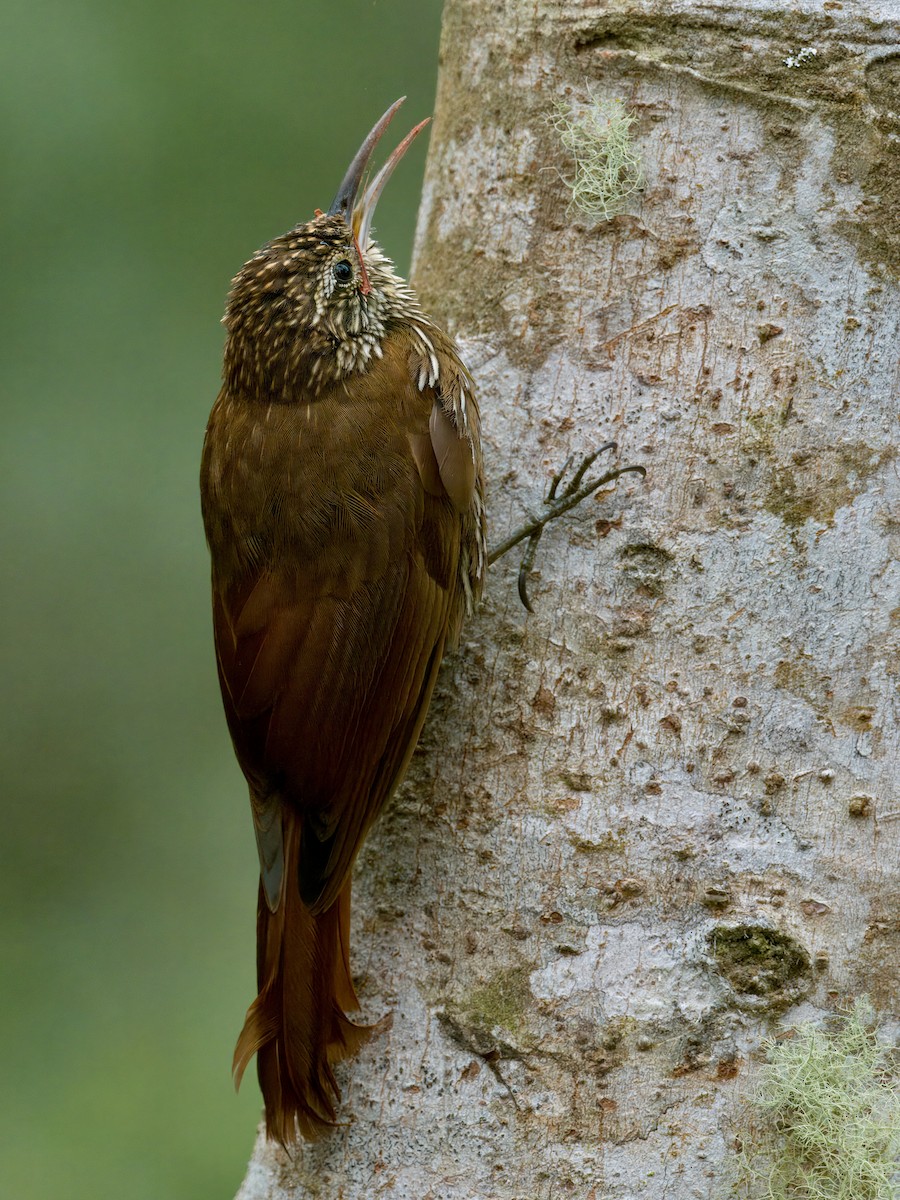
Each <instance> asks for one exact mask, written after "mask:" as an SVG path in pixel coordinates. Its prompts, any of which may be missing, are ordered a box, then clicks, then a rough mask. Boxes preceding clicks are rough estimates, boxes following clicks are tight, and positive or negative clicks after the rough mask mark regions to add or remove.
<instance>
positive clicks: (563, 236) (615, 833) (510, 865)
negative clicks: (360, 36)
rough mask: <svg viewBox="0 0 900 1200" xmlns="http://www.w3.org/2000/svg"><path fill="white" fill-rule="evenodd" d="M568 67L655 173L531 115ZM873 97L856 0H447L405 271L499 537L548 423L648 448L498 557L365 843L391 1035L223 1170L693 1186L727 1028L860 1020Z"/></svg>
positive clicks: (280, 1183)
mask: <svg viewBox="0 0 900 1200" xmlns="http://www.w3.org/2000/svg"><path fill="white" fill-rule="evenodd" d="M673 13H676V14H677V15H673ZM805 46H806V47H811V48H815V49H816V51H817V54H816V55H815V56H808V58H807V61H806V62H805V63H804V64H802V65H801V66H797V67H788V66H787V65H786V64H785V62H784V60H785V59H786V58H787V57H788V56H790V55H792V54H793V55H796V53H797V52H798V51H799V50H800V49H801V48H802V47H805ZM588 87H590V88H591V89H592V90H593V91H594V93H595V94H596V95H597V96H600V97H606V98H620V99H622V100H624V101H625V102H626V103H627V105H628V106H629V107H630V108H631V109H632V110H633V111H634V112H635V113H636V114H637V115H638V117H639V121H638V123H637V124H636V125H635V126H634V127H633V129H634V135H635V138H636V141H637V143H638V144H639V147H640V150H641V153H642V156H643V161H644V168H645V173H646V187H645V191H644V193H643V196H642V197H641V199H640V201H639V202H638V203H637V204H635V205H634V206H633V207H632V211H631V213H630V214H629V215H627V216H620V217H617V218H616V219H614V220H613V221H612V222H610V223H608V224H603V225H595V226H590V224H589V223H585V222H582V221H580V220H579V219H578V218H577V216H575V215H572V214H569V213H567V205H568V194H567V190H566V187H565V185H564V183H563V182H562V181H561V178H560V174H562V175H566V174H567V173H568V172H569V171H570V169H571V164H569V163H567V161H566V159H565V156H564V153H563V151H562V150H561V148H560V146H559V143H558V140H557V135H556V134H554V132H553V130H552V129H551V128H550V126H549V125H548V123H547V120H546V117H547V114H548V112H549V111H550V108H551V106H552V103H553V101H554V100H555V99H556V98H559V97H563V98H565V97H568V98H571V99H576V100H584V99H586V96H587V88H588ZM898 96H900V20H898V14H897V9H896V5H895V4H894V3H892V2H890V0H884V2H878V0H871V2H869V3H863V2H861V0H860V2H854V0H843V4H842V5H835V4H826V5H824V6H823V5H822V4H821V3H818V2H817V3H812V2H811V0H803V2H802V3H798V2H797V0H792V2H791V3H790V4H788V3H787V2H785V3H783V4H780V5H775V4H771V3H770V4H765V3H762V2H761V0H745V2H744V3H739V4H727V3H724V2H720V0H713V2H711V3H704V4H692V5H689V4H677V3H675V4H673V3H670V2H663V0H644V2H640V0H637V2H635V0H632V2H629V3H626V2H624V0H610V2H609V3H603V4H600V3H596V4H592V3H587V2H586V0H573V2H572V3H569V4H565V3H555V4H553V3H548V2H547V0H542V2H540V0H539V2H536V3H533V4H532V3H529V4H526V3H524V2H520V3H513V2H512V0H509V2H507V3H506V4H499V5H498V4H497V3H496V0H449V3H448V7H447V11H446V14H445V28H444V37H443V44H442V70H441V79H440V88H439V95H438V102H437V109H436V116H435V124H434V131H433V134H432V143H431V152H430V157H429V161H428V169H427V178H426V183H425V192H424V197H423V203H422V209H421V213H420V223H419V231H418V242H417V256H416V263H417V266H416V282H417V284H418V286H419V290H420V293H421V295H422V299H423V301H424V303H425V305H426V307H427V308H429V309H430V310H431V311H432V312H433V313H434V314H435V316H436V317H438V318H439V319H441V320H443V321H446V322H447V323H448V324H449V325H450V326H451V328H452V329H453V330H454V332H455V333H456V334H457V335H458V337H459V339H460V343H461V345H462V347H463V350H464V353H465V354H466V356H467V358H468V360H469V363H470V366H471V367H472V369H473V371H474V374H475V376H476V379H477V380H478V383H479V389H480V397H481V405H482V412H483V418H484V428H485V438H486V458H487V468H488V478H489V497H488V510H489V513H490V516H491V520H492V527H493V537H494V540H496V539H497V538H498V537H499V536H500V535H501V534H502V533H504V532H505V531H506V530H507V529H508V528H509V527H510V525H512V524H513V523H515V522H517V521H518V520H520V519H521V518H522V516H523V514H524V512H525V511H526V509H528V508H530V507H534V506H536V505H537V504H538V503H539V502H540V498H541V493H542V489H543V488H544V487H545V486H546V482H547V480H548V478H549V476H550V475H551V474H552V472H553V470H554V469H555V468H556V466H558V465H559V464H560V463H561V462H562V460H563V459H565V457H566V456H567V455H568V454H569V453H575V454H578V453H580V452H582V451H586V450H588V449H590V448H591V447H593V446H595V445H599V444H600V443H601V442H603V441H605V440H607V439H609V438H615V439H617V440H618V442H619V445H620V452H619V457H620V461H621V462H641V463H643V464H644V465H645V466H646V467H647V471H648V475H647V479H646V481H645V482H641V481H640V480H638V479H636V478H635V477H626V478H625V479H624V480H622V482H621V483H620V485H619V487H618V489H617V490H616V491H615V492H614V493H611V494H609V493H608V494H607V495H606V496H604V497H601V499H600V500H599V501H588V502H586V503H585V504H584V505H583V506H582V509H581V510H579V512H577V513H576V514H575V515H573V516H570V517H568V518H565V519H564V520H563V521H561V522H560V523H559V524H558V525H557V526H555V527H553V528H552V529H551V530H549V531H548V533H547V534H546V535H545V538H544V541H543V543H542V545H541V549H540V552H539V556H538V563H537V566H538V567H539V570H540V574H539V575H537V574H536V575H534V576H533V577H532V581H531V594H532V599H533V601H534V604H535V609H536V612H535V615H534V616H527V615H526V614H525V612H524V611H523V610H522V608H521V607H520V606H519V602H518V599H517V597H516V593H515V572H516V569H517V562H516V561H512V560H506V561H503V562H501V563H500V564H499V565H498V567H497V568H496V569H495V570H494V571H493V573H492V575H491V578H490V580H489V583H488V586H487V589H486V598H485V601H484V604H483V606H482V609H481V611H480V612H479V614H478V615H477V616H476V618H475V619H474V620H473V621H471V622H470V623H469V625H468V626H467V629H466V630H465V632H464V637H463V645H462V646H461V648H460V650H459V653H458V654H457V655H455V656H454V657H453V658H452V659H450V660H448V662H447V663H446V665H445V668H444V671H443V675H442V680H441V685H440V689H439V694H438V696H437V698H436V700H435V704H434V706H433V709H432V713H431V717H430V718H429V722H428V726H427V729H426V733H425V735H424V737H423V739H422V744H421V746H420V748H419V751H418V752H417V754H416V757H415V759H414V763H413V767H412V770H411V771H410V775H409V778H408V781H407V783H406V784H405V786H404V787H403V789H402V791H401V793H400V794H399V795H398V797H397V798H396V799H395V801H394V802H393V804H392V806H391V809H390V811H389V812H388V813H387V814H386V816H385V817H384V819H383V820H382V822H381V824H380V826H379V827H378V828H377V829H376V831H375V832H374V833H373V834H372V836H371V837H370V838H369V841H368V844H367V846H366V848H365V850H364V851H363V853H362V855H361V858H360V862H359V869H358V872H357V877H356V913H355V921H354V931H353V947H354V955H355V968H356V971H357V973H358V977H359V979H360V981H361V989H360V994H361V996H362V998H363V1002H364V1005H365V1014H364V1015H365V1017H366V1018H367V1019H369V1020H377V1019H378V1018H379V1017H380V1016H381V1015H382V1014H384V1013H386V1012H387V1011H389V1010H390V1011H392V1012H393V1014H394V1016H393V1026H392V1028H391V1029H390V1030H389V1031H388V1032H386V1033H384V1034H382V1035H380V1036H378V1037H376V1038H375V1039H374V1040H373V1041H372V1042H371V1044H370V1045H369V1046H368V1047H367V1048H366V1049H365V1051H364V1052H363V1053H362V1055H361V1056H360V1057H359V1058H358V1059H357V1060H356V1061H354V1062H352V1063H349V1064H346V1066H345V1067H344V1068H343V1069H342V1070H341V1073H340V1078H341V1081H342V1085H343V1087H344V1102H343V1106H342V1117H343V1118H344V1119H345V1120H346V1125H345V1126H343V1127H342V1128H341V1129H339V1130H338V1131H337V1132H336V1133H335V1134H334V1135H333V1136H332V1137H331V1138H329V1139H327V1140H325V1141H324V1142H322V1143H321V1144H318V1145H316V1146H312V1147H303V1148H302V1149H301V1150H299V1152H298V1154H297V1156H296V1159H295V1161H294V1162H290V1161H289V1160H288V1159H287V1158H286V1157H285V1156H284V1155H283V1154H282V1153H281V1152H279V1151H277V1150H275V1149H273V1148H272V1147H269V1146H266V1145H265V1144H264V1143H263V1142H262V1141H260V1142H259V1143H258V1145H257V1148H256V1152H255V1155H254V1160H253V1163H252V1164H251V1168H250V1172H249V1174H248V1177H247V1180H246V1182H245V1185H244V1187H243V1189H242V1191H241V1193H240V1195H241V1198H242V1200H260V1198H262V1197H267V1198H275V1197H279V1198H280V1197H292V1198H293V1197H301V1196H303V1197H306V1196H315V1197H329V1198H330V1197H342V1198H345V1200H360V1198H362V1197H375V1196H378V1197H391V1198H396V1200H400V1198H413V1197H415V1198H420V1197H421V1198H424V1197H434V1198H441V1200H463V1198H466V1200H471V1198H474V1197H479V1198H481V1197H483V1198H485V1200H487V1198H491V1200H513V1198H521V1200H537V1198H544V1197H548V1198H549V1197H563V1196H572V1197H582V1198H585V1200H588V1198H593V1200H601V1198H604V1197H609V1198H615V1200H625V1198H626V1197H637V1196H648V1197H649V1196H653V1197H666V1200H688V1198H693V1197H709V1198H711V1200H712V1198H714V1197H715V1198H718V1197H721V1196H723V1195H724V1194H727V1180H728V1177H729V1176H728V1173H729V1170H730V1164H731V1160H732V1157H733V1144H734V1140H735V1137H736V1136H738V1135H739V1134H740V1133H741V1131H742V1129H743V1127H744V1122H745V1120H746V1114H745V1112H744V1110H743V1107H742V1097H743V1096H744V1095H746V1092H747V1090H748V1088H749V1086H750V1084H751V1082H752V1077H753V1071H754V1066H755V1063H756V1062H758V1060H759V1047H760V1044H761V1042H762V1040H763V1039H764V1038H765V1037H767V1036H769V1035H771V1034H772V1033H773V1032H774V1031H776V1030H777V1029H778V1028H779V1027H780V1025H781V1024H783V1023H785V1022H793V1021H796V1020H798V1019H806V1018H810V1017H814V1016H816V1015H817V1014H821V1013H822V1012H824V1011H827V1010H830V1009H832V1008H834V1007H835V1006H836V1005H837V1004H838V1003H839V1002H840V1001H842V1000H843V999H845V998H847V997H852V996H855V995H857V994H861V993H866V994H868V995H870V996H871V997H872V999H873V1001H874V1003H875V1005H876V1007H877V1008H878V1009H879V1010H880V1011H881V1013H882V1014H889V1013H890V1012H891V1011H892V1009H895V1006H896V1002H897V987H898V974H900V954H898V946H897V931H898V920H897V913H898V911H900V879H898V859H900V856H898V837H900V797H898V796H897V793H896V767H897V763H898V722H897V701H896V693H895V688H896V681H897V677H898V666H900V653H898V644H897V627H898V620H900V587H898V569H897V566H896V564H895V562H894V554H892V550H893V551H894V552H896V542H897V530H898V495H900V485H898V472H897V462H896V456H895V445H896V442H895V424H894V423H895V421H896V416H897V408H898V405H897V400H898V393H900V372H898V362H897V347H898V329H897V326H898V320H900V317H898V314H900V304H898V300H900V295H898V291H900V289H898V282H897V280H898V273H900V235H898V232H897V231H898V228H900V224H898V218H900V164H898V149H897V147H898V144H900V142H898V140H900V99H898ZM511 558H514V556H511ZM742 958H743V961H742Z"/></svg>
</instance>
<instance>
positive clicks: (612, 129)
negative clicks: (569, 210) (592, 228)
mask: <svg viewBox="0 0 900 1200" xmlns="http://www.w3.org/2000/svg"><path fill="white" fill-rule="evenodd" d="M635 120H636V117H635V116H634V114H633V113H630V112H628V110H627V109H626V108H625V105H624V104H623V103H622V101H621V100H603V99H600V98H599V97H597V96H595V95H594V94H593V92H589V94H588V102H587V104H583V105H575V104H570V103H568V102H566V101H563V100H560V101H558V102H557V104H556V107H555V109H554V111H553V113H552V114H551V116H550V122H551V124H552V125H553V127H554V129H556V131H557V132H558V133H559V136H560V141H561V142H562V144H563V146H564V147H565V148H566V150H568V151H569V152H570V154H571V155H572V157H573V158H574V159H575V175H574V177H573V178H571V179H567V178H565V176H563V182H564V183H566V184H567V185H568V186H569V187H570V188H571V190H572V205H573V207H575V208H578V209H580V210H581V211H582V212H583V213H585V214H586V215H587V216H589V217H593V218H594V219H595V220H601V221H608V220H610V219H611V218H612V217H614V216H615V215H616V214H617V213H620V212H622V211H623V210H624V208H625V207H626V203H627V201H628V200H629V199H630V198H631V197H632V196H633V195H634V194H635V193H636V192H638V191H640V189H641V187H642V185H643V182H644V176H643V171H642V170H641V160H640V155H639V153H638V151H637V150H636V148H635V146H634V143H633V142H632V138H631V132H630V130H631V126H632V125H633V124H634V122H635Z"/></svg>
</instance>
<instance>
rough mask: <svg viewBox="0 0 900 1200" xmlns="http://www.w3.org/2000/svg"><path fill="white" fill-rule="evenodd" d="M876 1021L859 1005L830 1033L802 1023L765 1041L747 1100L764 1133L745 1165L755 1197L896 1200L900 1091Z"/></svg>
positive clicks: (760, 1199) (775, 1199)
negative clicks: (754, 1088)
mask: <svg viewBox="0 0 900 1200" xmlns="http://www.w3.org/2000/svg"><path fill="white" fill-rule="evenodd" d="M872 1025H873V1013H872V1009H871V1007H870V1006H869V1005H868V1003H867V1002H865V1001H857V1003H856V1005H855V1006H854V1008H853V1011H852V1012H851V1013H849V1014H848V1015H847V1016H846V1017H844V1018H843V1019H842V1020H841V1022H840V1026H839V1028H838V1029H837V1030H836V1031H834V1032H828V1031H826V1030H824V1029H820V1028H819V1027H818V1026H816V1025H813V1024H811V1023H808V1024H804V1025H800V1026H798V1027H797V1029H796V1030H795V1031H794V1036H793V1037H792V1038H788V1039H786V1040H781V1041H777V1042H773V1043H772V1044H771V1045H770V1046H769V1048H768V1062H767V1064H766V1066H765V1067H764V1068H763V1069H762V1076H761V1080H760V1086H759V1090H758V1092H757V1094H756V1095H755V1096H754V1098H753V1101H752V1103H753V1106H754V1107H755V1108H756V1109H757V1111H758V1112H759V1113H762V1114H765V1115H766V1116H767V1117H768V1121H767V1122H766V1126H767V1130H766V1132H764V1133H763V1135H762V1137H761V1139H759V1140H758V1139H757V1137H756V1136H754V1141H755V1142H756V1144H755V1146H754V1147H753V1153H752V1154H751V1155H749V1156H748V1155H747V1153H746V1151H745V1156H744V1164H743V1166H744V1178H745V1182H746V1185H747V1187H748V1192H747V1193H746V1194H748V1195H750V1196H752V1197H753V1198H754V1200H894V1198H895V1197H896V1195H897V1192H896V1191H895V1186H896V1184H897V1180H898V1169H900V1161H898V1155H900V1095H898V1092H897V1088H896V1085H895V1084H894V1083H893V1082H892V1080H891V1079H890V1077H889V1075H888V1072H887V1052H886V1048H885V1047H884V1046H883V1045H882V1044H881V1043H880V1042H879V1041H878V1040H877V1038H876V1036H875V1033H874V1031H873V1028H872Z"/></svg>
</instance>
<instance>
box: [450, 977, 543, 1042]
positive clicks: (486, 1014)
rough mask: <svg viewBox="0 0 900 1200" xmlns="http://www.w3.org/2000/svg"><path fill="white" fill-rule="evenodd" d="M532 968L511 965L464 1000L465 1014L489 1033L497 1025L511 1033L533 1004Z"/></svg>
mask: <svg viewBox="0 0 900 1200" xmlns="http://www.w3.org/2000/svg"><path fill="white" fill-rule="evenodd" d="M531 970H532V968H531V967H528V966H519V967H511V968H510V969H509V970H506V971H500V972H499V973H498V974H496V975H494V976H493V977H492V978H491V979H489V980H488V981H487V983H484V984H482V985H481V987H478V988H476V989H475V990H474V991H472V992H471V993H470V994H469V996H468V998H467V999H466V1000H464V1001H463V1004H462V1006H461V1008H462V1013H463V1015H464V1017H465V1018H466V1019H467V1020H468V1022H469V1023H470V1024H471V1025H472V1026H474V1027H475V1028H476V1029H478V1030H480V1031H481V1032H482V1033H486V1034H489V1033H490V1032H491V1031H492V1030H493V1029H494V1028H495V1027H497V1026H500V1028H502V1029H508V1030H510V1032H514V1031H515V1030H517V1029H518V1028H519V1026H520V1025H521V1024H522V1021H523V1019H524V1013H525V1010H526V1009H527V1008H528V1007H529V1005H530V1004H531V1003H532V996H531V987H530V986H529V982H528V977H529V975H530V974H531Z"/></svg>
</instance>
